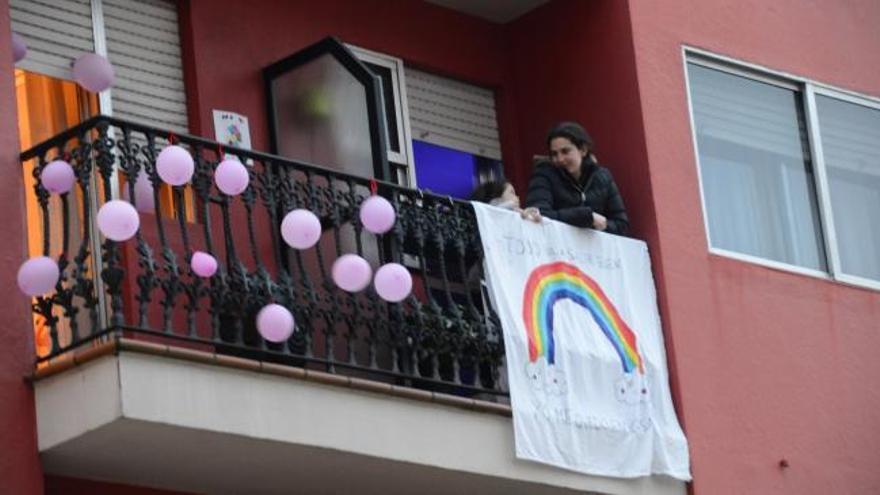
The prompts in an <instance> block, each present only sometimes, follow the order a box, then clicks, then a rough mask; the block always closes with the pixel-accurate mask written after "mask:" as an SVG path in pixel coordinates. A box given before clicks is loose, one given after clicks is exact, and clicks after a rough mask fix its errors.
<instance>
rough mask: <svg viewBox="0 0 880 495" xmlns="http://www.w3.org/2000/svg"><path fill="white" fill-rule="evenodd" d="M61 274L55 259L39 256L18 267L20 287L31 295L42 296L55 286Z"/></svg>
mask: <svg viewBox="0 0 880 495" xmlns="http://www.w3.org/2000/svg"><path fill="white" fill-rule="evenodd" d="M60 275H61V274H60V272H59V270H58V263H55V260H53V259H52V258H49V257H47V256H37V257H34V258H31V259H29V260H27V261H25V262H24V263H22V264H21V268H19V269H18V288H19V289H21V291H22V292H24V293H25V294H27V295H29V296H32V297H35V296H42V295H43V294H45V293H47V292H49V291H51V290H52V289H54V288H55V284H57V283H58V277H59V276H60Z"/></svg>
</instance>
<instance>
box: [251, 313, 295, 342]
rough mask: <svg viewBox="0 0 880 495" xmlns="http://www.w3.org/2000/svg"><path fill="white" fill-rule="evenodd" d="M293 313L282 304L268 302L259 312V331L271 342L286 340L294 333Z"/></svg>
mask: <svg viewBox="0 0 880 495" xmlns="http://www.w3.org/2000/svg"><path fill="white" fill-rule="evenodd" d="M293 327H294V321H293V315H292V314H290V311H288V310H287V308H285V307H284V306H282V305H280V304H268V305H266V306H263V309H261V310H260V312H259V313H257V331H259V332H260V335H262V336H263V338H264V339H266V340H268V341H269V342H284V341H285V340H287V339H289V338H290V336H291V335H293Z"/></svg>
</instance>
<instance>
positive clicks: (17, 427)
mask: <svg viewBox="0 0 880 495" xmlns="http://www.w3.org/2000/svg"><path fill="white" fill-rule="evenodd" d="M11 36H12V33H11V32H10V29H9V2H8V1H7V0H0V40H4V41H3V42H0V109H2V111H0V168H2V169H3V170H5V171H6V172H5V173H4V174H3V177H4V180H2V181H0V198H3V201H4V209H5V210H6V214H5V215H3V221H2V222H0V238H2V239H5V242H4V243H3V248H2V251H0V280H2V281H3V283H2V284H0V286H2V287H4V289H7V290H14V291H15V294H14V297H3V298H0V314H2V315H3V318H2V320H0V449H2V454H0V492H3V493H16V494H19V493H20V494H22V495H28V494H39V493H42V492H43V475H42V468H41V467H40V460H39V458H38V457H37V432H36V422H35V421H36V420H35V412H34V394H33V390H32V389H31V388H30V387H29V386H28V385H27V384H25V382H24V380H22V378H23V377H24V376H25V375H27V374H28V373H30V371H31V369H32V366H33V356H34V348H33V338H32V336H31V330H30V329H31V321H30V317H29V314H30V311H29V308H28V305H29V301H28V299H27V298H26V297H20V296H19V295H18V290H17V289H13V287H14V285H12V282H11V281H13V280H15V276H16V273H17V272H18V267H19V265H21V262H22V261H23V260H24V259H25V257H26V254H27V235H26V233H25V211H24V208H23V205H24V186H23V183H22V174H21V163H20V162H19V161H18V153H19V149H18V146H19V144H18V120H17V115H16V111H15V107H16V103H15V81H14V76H13V64H12V45H11V44H10V43H9V42H8V41H6V40H9V39H10V38H11Z"/></svg>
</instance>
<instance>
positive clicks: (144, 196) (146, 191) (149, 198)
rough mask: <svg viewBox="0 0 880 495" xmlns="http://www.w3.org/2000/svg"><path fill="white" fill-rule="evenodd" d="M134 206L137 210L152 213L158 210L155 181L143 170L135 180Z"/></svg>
mask: <svg viewBox="0 0 880 495" xmlns="http://www.w3.org/2000/svg"><path fill="white" fill-rule="evenodd" d="M134 207H135V208H137V211H142V212H146V213H152V212H154V211H156V199H155V198H154V197H153V183H152V182H150V178H149V176H147V174H146V173H144V172H141V173H140V174H139V175H138V178H137V180H136V181H134Z"/></svg>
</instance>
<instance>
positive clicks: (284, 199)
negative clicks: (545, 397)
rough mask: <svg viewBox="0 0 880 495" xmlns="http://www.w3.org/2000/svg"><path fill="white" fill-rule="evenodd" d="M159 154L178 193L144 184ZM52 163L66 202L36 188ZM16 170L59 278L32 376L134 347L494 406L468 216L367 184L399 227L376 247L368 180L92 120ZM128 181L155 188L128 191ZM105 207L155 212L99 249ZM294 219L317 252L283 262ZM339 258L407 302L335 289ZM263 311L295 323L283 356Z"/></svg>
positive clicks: (475, 237) (444, 202)
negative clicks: (284, 311)
mask: <svg viewBox="0 0 880 495" xmlns="http://www.w3.org/2000/svg"><path fill="white" fill-rule="evenodd" d="M169 140H173V141H174V142H175V143H176V144H180V145H182V146H184V147H186V148H187V149H188V150H189V151H190V152H191V154H192V156H193V157H194V159H195V167H196V169H195V175H194V176H193V179H192V181H191V183H190V184H189V185H187V186H184V187H173V188H171V187H170V186H167V185H163V184H162V182H161V180H160V179H159V176H158V174H157V172H156V167H155V159H156V157H157V155H158V153H159V151H160V150H161V149H162V148H164V147H165V146H166V145H167V144H168V142H169ZM224 153H229V154H233V155H235V156H237V157H238V158H239V159H240V160H241V161H242V162H243V163H248V165H249V166H248V169H249V173H250V179H251V180H250V185H249V186H248V188H247V190H245V192H244V193H242V194H241V195H239V196H235V197H230V196H226V195H224V194H222V193H221V192H220V191H219V190H217V189H216V187H215V185H214V183H213V171H214V168H215V167H216V166H217V164H218V161H220V160H222V155H223V154H224ZM57 158H65V159H66V160H67V161H68V162H69V163H70V164H71V165H72V166H73V168H74V170H75V174H76V185H75V187H74V190H72V191H71V192H69V193H66V194H63V195H61V196H58V195H51V194H49V192H48V191H46V190H45V189H44V188H43V187H42V185H41V184H40V181H39V177H40V173H41V171H42V169H43V167H44V166H45V165H46V164H48V163H49V162H51V161H52V160H54V159H57ZM21 160H22V163H23V164H24V165H25V166H32V167H33V176H34V178H35V179H36V183H35V186H34V191H33V193H34V195H35V199H33V200H32V202H33V204H34V205H36V208H37V209H38V210H39V211H38V212H36V213H37V215H36V216H38V217H39V219H40V220H39V223H40V225H39V230H40V232H39V235H38V236H37V237H38V238H39V239H40V243H41V252H42V254H44V255H47V256H50V257H52V258H53V259H56V260H57V261H58V263H59V266H60V267H61V270H62V275H61V279H60V281H59V282H58V284H57V286H56V289H55V291H54V292H53V293H50V294H47V295H46V296H45V297H38V298H36V299H35V300H34V304H33V310H34V313H35V315H37V317H36V318H35V322H36V324H37V326H38V327H41V328H43V330H44V334H45V339H46V343H45V345H44V349H43V350H42V352H40V353H38V356H37V361H38V362H44V361H47V360H50V359H52V358H54V357H57V356H59V355H61V354H63V353H65V352H67V351H70V350H71V349H74V348H77V347H81V346H84V345H89V344H90V343H92V342H95V341H96V340H100V339H106V338H113V337H114V336H118V335H131V336H133V337H135V338H144V339H161V340H169V339H171V340H175V341H178V342H179V345H184V346H193V347H197V348H203V349H206V350H211V351H214V352H218V353H227V354H233V355H239V356H245V357H249V358H254V359H261V360H268V361H275V362H281V363H288V364H291V365H295V366H305V367H311V368H319V369H322V370H325V371H331V372H335V373H346V374H355V375H359V376H367V377H370V378H372V379H377V380H384V381H392V382H394V383H399V384H407V385H412V386H423V387H432V388H435V389H436V388H440V389H443V390H446V391H451V392H455V393H489V394H495V395H502V394H505V393H506V391H505V390H503V386H502V385H501V381H500V380H499V369H500V368H501V365H502V361H503V350H502V345H501V338H500V330H499V327H498V324H497V321H496V320H495V318H494V317H493V315H492V313H491V311H490V310H489V309H488V306H487V303H486V302H485V300H484V297H483V293H482V292H481V290H480V283H479V280H480V275H481V273H480V272H481V270H482V263H481V260H482V248H481V246H480V241H479V233H478V229H477V226H476V220H475V218H474V214H473V210H472V209H471V207H470V205H469V204H467V203H465V202H460V201H455V200H451V199H449V198H442V197H438V196H434V195H431V194H423V193H421V192H420V191H415V190H411V189H405V188H401V187H399V186H396V185H392V184H388V183H381V182H380V183H378V193H379V194H381V195H383V196H384V197H386V198H387V199H388V200H389V201H391V203H392V204H393V206H394V207H395V209H396V211H397V215H398V218H397V222H396V224H395V226H394V228H393V230H392V231H390V232H388V233H387V234H384V235H381V236H376V235H373V234H371V233H369V232H367V231H366V230H364V229H363V228H362V225H361V224H360V221H359V218H358V208H359V206H360V203H361V202H362V201H363V200H364V199H365V198H366V197H368V196H369V195H370V193H371V192H370V181H369V180H367V179H363V178H359V177H353V176H349V175H345V174H340V173H337V172H334V171H331V170H327V169H324V168H321V167H317V166H313V165H309V164H304V163H297V162H293V161H290V160H285V159H283V158H280V157H277V156H272V155H268V154H264V153H258V152H252V151H246V150H239V149H222V148H221V147H220V146H219V145H218V144H217V143H215V142H212V141H208V140H205V139H201V138H197V137H191V136H173V135H170V134H169V133H168V132H166V131H162V130H160V129H155V128H151V127H147V126H143V125H139V124H135V123H131V122H126V121H122V120H118V119H113V118H109V117H103V116H101V117H96V118H94V119H91V120H89V121H87V122H85V123H83V124H82V125H79V126H77V127H76V128H73V129H70V130H69V131H66V132H64V133H62V134H60V135H58V136H56V137H54V138H52V139H50V140H49V141H46V142H44V143H41V144H40V145H37V146H35V147H34V148H32V149H30V150H28V151H26V152H24V153H22V154H21ZM141 174H144V176H145V177H146V179H142V180H148V181H149V185H150V186H152V187H147V188H146V189H145V188H144V187H143V186H144V184H145V183H141V184H140V185H138V184H137V179H138V177H139V176H141ZM117 196H118V197H122V198H126V199H129V200H130V201H131V202H133V203H142V202H146V203H153V204H154V208H155V211H154V212H152V213H143V212H142V213H141V214H140V218H141V228H140V230H139V231H138V233H137V235H136V236H135V237H134V238H133V239H131V240H129V241H126V242H122V243H119V242H114V241H111V240H108V239H104V238H103V237H102V236H101V234H100V233H98V231H97V229H96V227H95V221H94V218H95V214H96V211H97V209H98V208H99V207H100V205H101V204H103V203H104V202H106V201H109V200H110V199H113V198H114V197H117ZM145 196H146V197H145ZM149 196H152V197H149ZM294 208H307V209H309V210H311V211H312V212H314V213H315V214H316V215H318V217H319V218H320V219H321V223H322V227H323V235H322V239H321V241H320V242H319V244H318V245H317V246H316V247H315V248H312V249H309V250H305V251H297V250H293V249H290V248H288V247H287V246H286V244H284V242H283V240H282V239H281V236H280V233H279V229H278V226H279V225H280V222H281V219H282V218H283V216H284V214H285V213H286V212H287V211H290V210H292V209H294ZM31 217H34V215H33V214H32V215H31ZM32 228H33V226H32ZM34 238H35V237H34V236H32V239H34ZM196 250H202V251H206V252H209V253H211V254H212V255H214V256H215V258H217V259H218V261H219V262H220V265H221V266H220V269H219V270H218V272H217V273H216V274H215V275H214V276H213V277H211V278H208V279H204V278H200V277H198V276H196V275H195V274H194V273H193V272H192V269H191V268H190V265H189V260H190V257H191V256H192V254H193V252H195V251H196ZM346 253H356V254H359V255H361V256H363V257H365V258H366V259H367V260H368V261H370V263H371V265H372V266H373V268H374V269H375V268H377V267H378V265H379V264H381V263H385V262H388V261H395V262H400V263H403V264H405V265H406V266H407V267H409V268H410V271H411V272H412V274H413V277H414V280H415V289H414V292H413V294H412V295H410V296H409V298H407V299H406V300H405V301H403V302H402V303H400V304H390V303H386V302H384V301H382V300H381V299H380V298H379V297H377V296H376V294H375V292H374V291H373V289H372V288H368V289H367V290H365V291H363V292H361V293H358V294H349V293H347V292H344V291H342V290H340V289H338V288H337V287H336V286H335V284H334V283H333V281H332V279H331V275H330V267H331V265H332V263H333V261H334V260H335V259H336V258H337V257H338V256H341V255H342V254H346ZM271 302H276V303H279V304H282V305H284V306H286V307H287V308H289V309H290V310H291V311H292V313H293V314H294V317H295V319H296V331H295V333H294V334H293V336H292V337H291V338H290V339H289V340H288V341H287V342H285V343H283V344H273V343H270V342H266V341H264V340H263V339H262V338H261V337H260V335H259V333H258V332H257V331H256V328H255V322H254V320H255V315H256V312H257V311H258V310H259V309H260V308H261V307H263V306H264V305H266V304H268V303H271Z"/></svg>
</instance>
